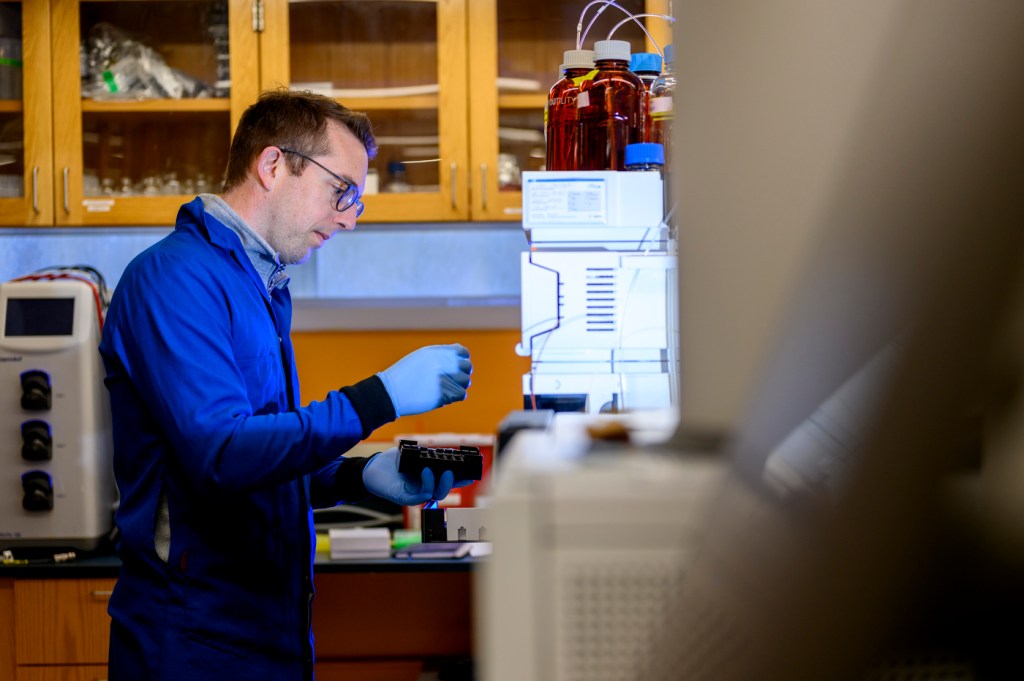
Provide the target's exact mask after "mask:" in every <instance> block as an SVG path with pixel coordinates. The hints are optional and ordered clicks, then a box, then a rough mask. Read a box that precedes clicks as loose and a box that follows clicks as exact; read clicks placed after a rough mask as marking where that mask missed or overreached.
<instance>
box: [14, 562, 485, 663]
mask: <svg viewBox="0 0 1024 681" xmlns="http://www.w3.org/2000/svg"><path fill="white" fill-rule="evenodd" d="M480 560H481V559H475V558H470V557H466V558H460V559H444V560H397V559H375V560H344V561H338V560H330V559H328V558H327V557H326V556H321V555H318V556H317V560H316V562H315V565H314V583H315V585H316V599H315V600H314V603H313V632H314V635H315V637H316V654H317V663H316V677H317V680H318V681H343V680H348V679H352V680H355V679H359V680H360V681H405V680H408V681H415V680H416V679H418V678H419V677H420V674H421V672H422V671H423V670H424V669H433V668H436V667H437V666H438V665H441V664H446V663H452V662H455V661H459V660H468V659H469V658H470V657H471V650H472V640H471V639H472V621H471V608H472V593H471V591H472V581H473V580H472V571H473V568H474V566H475V565H476V564H478V563H479V562H480ZM119 569H120V561H119V560H118V559H117V558H116V557H115V556H96V557H89V558H84V559H79V560H76V561H72V562H68V563H60V564H53V563H51V564H30V565H7V566H0V613H4V615H5V616H4V617H2V618H0V679H14V680H15V681H99V680H100V679H105V678H106V659H107V647H108V643H109V626H110V618H109V616H108V615H107V600H108V599H109V597H110V594H111V591H112V590H113V587H114V582H115V581H116V578H117V574H118V571H119ZM424 623H429V624H428V626H424Z"/></svg>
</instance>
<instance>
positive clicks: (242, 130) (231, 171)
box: [224, 88, 377, 191]
mask: <svg viewBox="0 0 1024 681" xmlns="http://www.w3.org/2000/svg"><path fill="white" fill-rule="evenodd" d="M329 121H334V122H336V123H340V124H341V125H343V126H345V127H346V128H348V129H349V130H350V131H351V132H352V134H353V135H355V136H356V139H358V140H359V141H361V142H362V143H363V146H364V147H366V154H367V156H368V157H369V158H373V157H374V156H376V155H377V142H376V140H374V137H373V129H372V127H371V125H370V119H369V118H368V117H367V116H366V114H364V113H360V112H358V111H352V110H351V109H349V108H347V107H345V106H342V105H341V104H339V103H338V102H337V101H335V100H334V99H331V98H330V97H325V96H324V95H319V94H316V93H314V92H309V91H305V90H303V91H299V90H289V89H287V88H278V89H276V90H267V91H266V92H263V93H262V94H261V95H260V96H259V99H257V100H256V102H255V103H254V104H252V105H251V106H250V107H249V108H248V109H246V110H245V113H243V114H242V118H241V119H240V120H239V121H238V128H237V129H236V130H235V136H234V139H232V141H231V151H230V153H229V154H228V167H227V169H226V170H225V171H224V191H227V190H229V189H233V188H234V187H237V186H238V185H240V184H241V183H242V182H243V181H244V180H245V178H246V176H248V174H249V166H250V165H251V164H252V162H253V160H254V159H255V158H256V157H257V156H259V155H260V154H261V153H262V152H263V150H264V149H266V148H267V147H270V146H278V147H288V148H289V149H294V150H296V151H300V152H302V153H304V154H307V155H309V156H315V155H317V154H324V153H326V152H327V151H328V149H327V135H326V130H327V123H328V122H329ZM288 163H289V165H288V169H289V170H290V171H291V172H292V173H295V174H299V173H301V172H302V168H303V167H304V166H305V165H306V159H304V158H302V157H301V156H292V155H289V159H288Z"/></svg>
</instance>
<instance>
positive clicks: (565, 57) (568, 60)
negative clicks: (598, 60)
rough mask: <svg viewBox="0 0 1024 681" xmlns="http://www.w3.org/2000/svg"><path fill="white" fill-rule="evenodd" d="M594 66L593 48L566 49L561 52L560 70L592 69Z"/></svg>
mask: <svg viewBox="0 0 1024 681" xmlns="http://www.w3.org/2000/svg"><path fill="white" fill-rule="evenodd" d="M592 68H594V51H593V50H566V51H565V52H563V53H562V66H561V67H559V70H560V71H565V70H566V69H592Z"/></svg>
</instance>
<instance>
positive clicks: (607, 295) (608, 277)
mask: <svg viewBox="0 0 1024 681" xmlns="http://www.w3.org/2000/svg"><path fill="white" fill-rule="evenodd" d="M617 280H618V271H617V270H616V269H614V268H611V267H588V268H587V281H586V296H587V303H586V309H587V332H588V333H614V332H615V327H616V324H615V306H616V300H615V299H616V296H617V295H618V291H617V283H618V281H617Z"/></svg>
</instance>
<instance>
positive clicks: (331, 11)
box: [261, 0, 670, 222]
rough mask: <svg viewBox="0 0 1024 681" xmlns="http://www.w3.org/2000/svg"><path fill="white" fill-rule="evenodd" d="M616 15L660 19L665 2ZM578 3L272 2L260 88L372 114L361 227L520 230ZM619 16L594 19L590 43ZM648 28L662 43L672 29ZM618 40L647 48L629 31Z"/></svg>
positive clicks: (640, 4) (635, 5)
mask: <svg viewBox="0 0 1024 681" xmlns="http://www.w3.org/2000/svg"><path fill="white" fill-rule="evenodd" d="M619 4H621V5H622V6H623V7H625V8H626V9H628V10H629V11H631V12H634V13H637V14H640V13H645V12H647V13H665V12H666V11H667V5H668V0H646V2H645V0H623V1H622V2H620V3H619ZM585 5H586V3H585V2H582V1H581V2H579V3H564V2H551V1H550V0H436V1H430V2H425V1H424V0H405V1H382V2H372V3H371V2H365V1H364V0H302V1H297V0H293V1H291V2H287V1H286V0H266V7H267V9H266V12H265V17H266V25H265V30H264V32H263V34H262V35H261V43H262V47H263V49H261V60H262V61H261V84H262V87H264V88H267V87H274V86H277V85H282V84H284V85H288V86H291V87H294V88H306V89H313V90H316V91H320V92H324V93H329V94H331V95H333V96H335V97H337V98H338V99H339V100H340V101H342V103H344V104H345V105H346V106H349V107H350V108H353V109H356V110H359V111H365V112H367V113H368V114H369V116H370V118H371V120H372V121H373V122H374V129H375V133H376V134H377V136H378V141H379V142H380V152H379V154H378V157H377V159H376V160H375V161H373V162H371V164H370V169H371V173H372V174H375V175H376V180H377V182H378V183H379V187H380V190H381V193H380V194H378V195H370V196H367V197H366V199H365V200H364V203H365V204H366V213H365V214H364V216H363V217H362V218H361V220H362V221H363V222H393V221H433V220H467V219H469V220H481V221H492V220H519V219H520V214H521V212H522V211H521V207H520V206H521V202H522V195H521V193H520V191H519V186H520V180H519V174H520V173H521V172H522V171H523V170H538V169H540V168H541V167H542V166H543V163H544V106H545V103H546V101H547V92H548V89H549V88H550V87H551V85H552V84H553V83H554V82H555V80H557V79H558V78H559V77H560V75H561V74H560V73H559V71H558V67H559V65H560V64H561V62H562V53H563V52H564V51H565V50H566V49H572V48H573V47H574V46H575V40H576V25H577V23H578V21H579V14H580V11H581V10H582V9H583V7H584V6H585ZM616 13H617V16H615V18H614V19H613V18H612V15H613V14H616ZM593 15H594V12H593V11H592V12H591V14H590V15H588V17H587V18H588V20H589V18H590V17H591V16H593ZM624 17H625V14H622V13H621V12H620V11H619V10H615V11H614V12H612V11H609V12H607V15H606V16H602V17H600V18H599V20H598V21H596V22H595V24H594V28H593V29H592V32H591V33H590V35H589V36H588V37H587V44H588V45H592V44H593V41H594V40H595V39H599V38H604V37H605V34H607V32H608V31H609V29H610V28H611V27H612V26H614V25H615V23H617V22H618V21H621V20H622V19H623V18H624ZM645 21H647V23H648V24H649V31H650V32H651V35H652V36H655V38H656V39H658V40H659V43H660V44H665V43H666V42H667V41H668V36H669V35H670V31H669V28H668V24H667V23H665V22H663V21H661V20H657V19H646V20H645ZM602 30H603V31H604V33H601V32H600V31H602ZM615 37H616V38H619V39H623V40H629V41H630V42H631V43H632V44H633V45H634V49H635V50H636V51H640V50H649V49H652V45H651V43H650V41H649V40H648V39H647V37H646V35H645V34H644V32H643V31H642V30H641V29H640V28H639V27H638V26H636V25H635V24H633V23H632V22H630V23H629V24H628V25H624V26H623V27H621V29H619V30H618V31H617V32H616V35H615ZM399 170H401V172H403V173H404V178H402V179H398V178H396V171H399ZM371 184H372V182H371ZM396 187H397V188H398V189H400V190H401V191H389V190H391V189H395V188H396Z"/></svg>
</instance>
